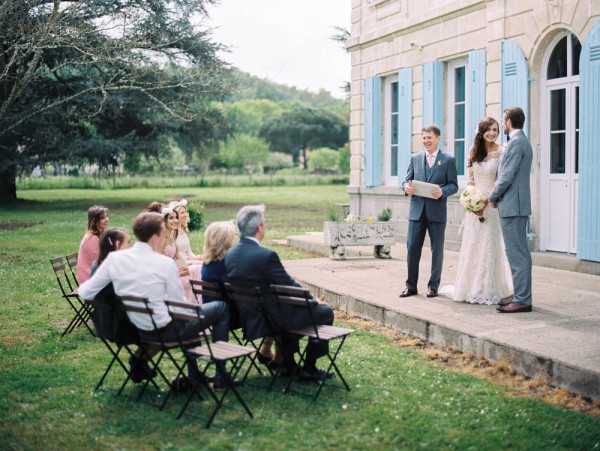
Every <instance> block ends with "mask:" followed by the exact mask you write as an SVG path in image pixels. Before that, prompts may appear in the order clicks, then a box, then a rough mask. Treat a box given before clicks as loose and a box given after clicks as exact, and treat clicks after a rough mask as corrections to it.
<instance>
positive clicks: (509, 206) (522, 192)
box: [488, 107, 533, 313]
mask: <svg viewBox="0 0 600 451" xmlns="http://www.w3.org/2000/svg"><path fill="white" fill-rule="evenodd" d="M524 123H525V113H524V112H523V110H522V109H521V108H519V107H511V108H506V109H505V110H504V116H503V118H502V126H503V128H504V133H506V134H507V135H508V136H509V138H510V140H509V142H508V146H507V147H506V150H505V151H504V152H503V153H502V155H501V156H500V161H499V162H498V177H497V180H496V184H495V185H494V189H493V190H492V192H491V193H490V194H489V195H488V200H489V203H490V205H491V206H492V207H494V208H496V207H497V208H498V213H499V214H500V227H501V228H502V235H503V237H504V246H505V247H506V255H507V257H508V263H509V264H510V270H511V272H512V279H513V285H514V287H515V294H514V295H513V298H512V302H508V303H505V302H504V301H501V302H500V305H499V306H498V308H497V310H498V311H499V312H501V313H519V312H530V311H531V303H532V299H531V253H530V252H529V246H528V245H527V220H528V219H529V215H530V214H531V189H530V182H529V176H530V172H531V161H532V160H533V151H532V149H531V144H530V143H529V140H528V139H527V137H526V136H525V133H523V130H522V128H523V125H524Z"/></svg>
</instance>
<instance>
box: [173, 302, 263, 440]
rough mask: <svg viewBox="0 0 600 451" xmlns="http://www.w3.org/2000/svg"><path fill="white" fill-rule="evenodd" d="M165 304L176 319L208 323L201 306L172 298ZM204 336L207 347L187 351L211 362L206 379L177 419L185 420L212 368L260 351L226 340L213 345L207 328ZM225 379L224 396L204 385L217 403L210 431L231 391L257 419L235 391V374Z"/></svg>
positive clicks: (210, 422) (207, 424)
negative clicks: (191, 402) (205, 320)
mask: <svg viewBox="0 0 600 451" xmlns="http://www.w3.org/2000/svg"><path fill="white" fill-rule="evenodd" d="M165 303H166V304H167V308H168V309H169V313H170V314H171V316H172V317H173V319H180V320H185V321H196V322H198V323H199V324H203V323H204V317H203V316H202V306H201V305H199V304H196V303H192V302H189V301H178V300H172V299H167V300H165ZM202 334H203V336H204V345H203V346H197V347H193V348H187V349H186V352H187V353H188V354H189V355H195V356H197V357H200V358H204V359H206V360H207V363H206V365H205V366H204V368H203V370H202V372H201V373H202V376H203V377H201V378H199V379H198V380H197V381H196V382H195V384H194V389H193V390H192V392H191V393H190V394H189V395H188V397H187V399H186V401H185V403H184V404H183V407H182V408H181V410H180V412H179V414H178V415H177V418H181V416H182V415H183V413H184V412H185V410H186V409H187V407H188V405H189V403H190V401H191V399H192V396H193V395H194V393H195V392H196V388H197V387H198V385H199V384H200V383H204V382H205V381H206V380H207V377H206V372H207V371H208V368H209V367H210V366H211V365H213V364H216V363H222V364H223V366H225V365H226V364H227V362H232V363H234V362H238V361H239V360H240V359H245V358H246V357H248V356H250V355H252V354H253V353H255V352H256V350H255V349H254V348H250V347H245V346H240V345H239V344H234V343H228V342H226V341H217V342H214V343H211V342H210V340H209V339H208V336H207V335H206V330H205V329H203V332H202ZM179 341H180V343H181V344H183V341H182V340H181V339H180V340H179ZM222 377H225V379H226V381H227V383H226V386H225V388H224V390H223V392H221V393H220V396H217V393H216V392H215V390H214V389H213V388H212V387H211V386H210V384H207V383H204V385H205V387H206V389H207V390H208V392H209V394H210V396H211V398H212V399H213V400H214V401H215V407H214V409H213V410H212V412H211V414H210V417H209V418H208V420H207V421H206V427H207V428H209V427H210V425H211V424H212V422H213V420H214V418H215V416H216V415H217V412H218V411H219V409H221V407H222V406H223V401H224V400H225V397H226V396H227V394H228V393H229V391H232V392H233V394H234V395H235V397H236V399H237V400H238V402H239V403H240V404H241V405H242V407H243V408H244V410H245V411H246V413H247V414H248V415H249V416H250V418H254V416H253V415H252V412H251V411H250V409H249V408H248V405H247V404H246V402H245V401H244V400H243V398H242V396H241V395H240V393H239V392H238V390H237V389H236V388H235V386H234V384H233V379H232V377H231V375H230V374H229V373H227V372H225V374H223V375H222Z"/></svg>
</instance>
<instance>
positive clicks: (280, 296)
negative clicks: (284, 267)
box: [271, 285, 355, 400]
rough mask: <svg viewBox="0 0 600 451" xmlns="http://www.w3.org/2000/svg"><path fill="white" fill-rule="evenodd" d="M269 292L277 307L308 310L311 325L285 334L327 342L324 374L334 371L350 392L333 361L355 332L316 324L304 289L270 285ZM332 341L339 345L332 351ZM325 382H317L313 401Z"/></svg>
mask: <svg viewBox="0 0 600 451" xmlns="http://www.w3.org/2000/svg"><path fill="white" fill-rule="evenodd" d="M271 290H272V292H273V296H274V297H275V300H276V302H277V303H278V305H279V306H282V305H290V306H296V307H300V308H307V309H308V312H309V315H310V318H311V324H310V325H309V326H306V327H302V328H299V329H293V330H288V331H287V332H288V333H290V334H292V335H296V336H298V337H299V338H302V337H307V338H309V339H311V338H312V339H317V340H320V341H326V342H329V345H330V346H329V350H328V351H327V353H326V354H325V355H326V356H327V359H328V360H329V365H328V367H327V369H326V370H325V371H326V373H329V372H330V371H331V370H332V369H333V370H334V371H335V374H337V376H338V377H339V378H340V380H341V381H342V383H343V386H344V387H345V388H346V390H348V391H350V387H349V386H348V384H347V383H346V380H345V379H344V376H342V372H341V371H340V369H339V367H338V366H337V364H336V363H335V360H336V359H337V356H338V354H339V353H340V350H341V349H342V346H343V345H344V343H345V341H346V337H347V336H348V335H350V334H353V333H354V332H355V330H354V329H348V328H345V327H337V326H328V325H319V324H316V322H315V318H314V315H313V311H312V309H313V306H314V302H315V301H314V300H313V298H312V295H311V294H310V291H309V290H307V289H305V288H300V287H290V286H285V285H271ZM333 340H339V343H338V345H337V346H336V347H334V348H333V349H332V347H331V342H332V341H333ZM306 350H307V348H306V347H304V349H303V350H302V351H301V354H300V360H301V362H304V361H305V360H306ZM294 379H295V378H294V377H290V379H289V382H288V384H287V386H286V388H285V389H284V393H288V392H289V391H290V387H291V386H292V383H293V382H294ZM326 382H327V378H325V377H324V378H322V379H321V380H319V381H318V388H317V392H316V393H315V395H314V399H315V400H316V399H317V398H318V397H319V395H320V394H321V390H322V389H323V387H324V386H325V383H326Z"/></svg>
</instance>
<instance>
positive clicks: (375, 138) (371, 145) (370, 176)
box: [364, 77, 382, 186]
mask: <svg viewBox="0 0 600 451" xmlns="http://www.w3.org/2000/svg"><path fill="white" fill-rule="evenodd" d="M381 116H382V112H381V77H370V78H367V79H365V89H364V131H365V136H364V142H365V153H364V162H365V186H379V185H381V157H382V155H381V154H382V150H381V133H382V130H381Z"/></svg>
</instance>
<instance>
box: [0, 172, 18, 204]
mask: <svg viewBox="0 0 600 451" xmlns="http://www.w3.org/2000/svg"><path fill="white" fill-rule="evenodd" d="M15 200H17V173H16V171H15V170H14V169H13V168H12V167H8V168H2V169H0V203H6V202H12V201H15Z"/></svg>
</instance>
